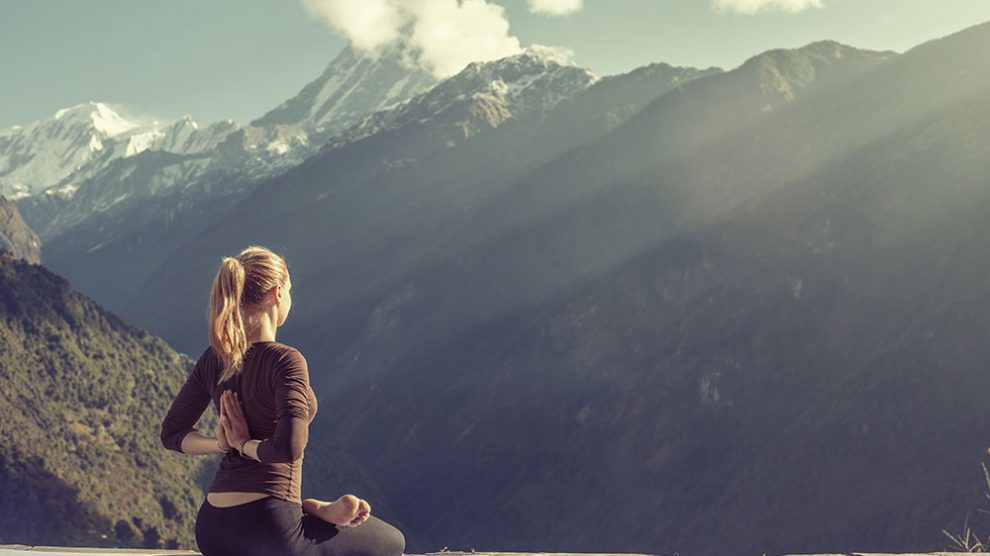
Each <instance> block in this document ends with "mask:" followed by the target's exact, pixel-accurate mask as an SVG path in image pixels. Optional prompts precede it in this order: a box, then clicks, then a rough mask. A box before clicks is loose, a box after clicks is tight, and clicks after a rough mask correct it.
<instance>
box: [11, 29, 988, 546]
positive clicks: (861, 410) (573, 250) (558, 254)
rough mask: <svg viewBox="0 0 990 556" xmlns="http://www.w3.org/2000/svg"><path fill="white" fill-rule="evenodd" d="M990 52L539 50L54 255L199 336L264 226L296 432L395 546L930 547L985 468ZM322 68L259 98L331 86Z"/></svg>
mask: <svg viewBox="0 0 990 556" xmlns="http://www.w3.org/2000/svg"><path fill="white" fill-rule="evenodd" d="M988 51H990V24H983V25H979V26H975V27H972V28H969V29H966V30H963V31H961V32H959V33H956V34H953V35H950V36H947V37H944V38H941V39H937V40H934V41H931V42H928V43H925V44H922V45H919V46H917V47H915V48H913V49H911V50H909V51H907V52H905V53H903V54H896V53H893V52H873V51H866V50H861V49H857V48H853V47H850V46H847V45H843V44H840V43H836V42H833V41H822V42H816V43H813V44H809V45H806V46H804V47H802V48H797V49H777V50H771V51H768V52H764V53H761V54H758V55H756V56H753V57H752V58H750V59H749V60H747V61H746V62H745V63H743V64H742V65H741V66H739V67H737V68H735V69H732V70H731V71H722V70H719V69H717V68H709V69H707V70H699V69H692V68H677V67H672V66H669V65H665V64H654V65H651V66H647V67H644V68H640V69H638V70H635V71H633V72H630V73H627V74H624V75H618V76H609V77H598V76H595V75H593V74H591V73H590V72H588V71H586V70H583V69H581V68H578V67H575V66H573V65H571V64H569V63H567V62H566V60H562V59H560V58H559V56H558V55H557V53H556V52H553V51H547V50H541V49H530V50H528V51H526V52H524V53H523V54H520V55H517V56H513V57H509V58H504V59H501V60H496V61H492V62H485V63H475V64H471V65H469V66H468V67H466V68H465V69H464V70H463V71H462V72H460V73H458V74H457V75H455V76H453V77H451V78H448V79H446V80H443V81H440V82H438V83H429V82H428V81H426V80H425V78H424V80H423V81H422V82H421V83H422V89H421V90H418V91H413V90H412V89H408V90H407V89H403V90H406V93H407V94H405V95H404V96H405V98H402V99H399V98H397V97H389V98H393V99H395V102H392V103H391V104H389V105H387V106H377V105H376V106H375V107H374V108H367V110H369V111H368V112H365V115H364V116H363V117H361V118H360V119H354V120H352V121H351V123H350V124H349V125H347V126H341V127H340V128H338V129H337V130H335V131H333V132H331V133H328V134H325V135H321V137H322V138H325V140H323V141H321V142H320V143H319V144H318V145H314V144H312V143H310V146H309V147H308V149H307V150H306V154H305V156H300V159H299V160H301V161H298V163H293V164H286V165H285V166H284V167H280V168H279V169H278V170H277V171H272V172H271V173H259V174H255V175H253V176H254V177H245V176H243V175H235V174H230V175H228V178H229V179H227V180H224V179H219V180H216V181H213V180H212V178H211V179H210V180H206V181H204V182H203V184H204V185H203V188H202V189H203V191H206V190H207V189H210V190H212V191H233V190H237V191H239V193H238V194H236V195H229V196H227V197H226V198H224V197H221V196H219V195H217V196H215V197H212V198H211V197H209V196H208V195H206V194H203V195H191V194H190V195H183V194H178V193H175V194H174V197H172V198H171V200H169V201H168V202H164V203H162V206H173V207H182V210H181V211H176V213H174V214H176V215H175V216H174V219H173V220H168V219H167V218H163V217H161V215H160V214H158V213H157V212H156V211H155V210H154V204H155V203H150V202H148V203H145V204H144V205H141V206H143V207H147V208H136V207H137V205H135V207H130V208H127V205H126V203H123V202H122V203H120V206H121V207H122V208H120V209H117V212H115V213H114V214H116V215H117V216H115V217H114V218H117V219H118V220H113V219H111V218H105V219H100V218H97V219H93V220H90V222H91V224H88V225H87V224H79V225H74V226H73V227H72V228H70V229H71V230H72V232H71V233H68V232H67V233H65V234H63V236H62V237H63V239H54V238H53V240H52V241H51V245H52V251H51V252H52V255H53V261H63V262H61V263H55V264H61V265H63V266H62V267H61V268H63V269H65V271H66V276H67V277H68V278H69V280H70V281H72V283H73V284H75V283H76V280H77V279H78V281H79V283H80V284H84V285H85V287H86V288H89V289H90V290H91V291H93V292H94V294H93V295H94V297H95V298H96V299H98V300H100V302H101V303H105V304H107V305H108V306H114V307H115V308H116V309H117V310H118V311H119V313H120V314H121V316H122V317H123V318H124V319H125V320H127V321H130V322H134V323H138V324H140V325H141V326H144V327H147V329H148V330H150V331H152V332H154V333H155V334H158V335H160V336H162V337H163V338H164V339H165V340H166V341H168V343H169V344H171V345H172V346H174V347H175V348H176V349H177V350H179V351H181V352H186V353H195V352H198V351H201V350H202V347H203V344H204V341H205V337H206V336H205V334H204V333H205V326H203V323H200V324H199V325H197V324H196V321H199V317H197V315H201V314H202V308H203V307H204V306H205V304H206V300H207V294H208V285H209V283H210V280H211V278H212V276H213V274H214V273H215V271H216V265H217V262H218V258H219V257H220V256H221V255H231V254H234V253H236V252H237V251H238V250H239V249H241V248H243V246H245V245H248V244H252V243H258V244H262V245H267V246H269V247H272V248H273V249H275V250H276V251H279V252H280V253H282V254H283V255H284V256H285V257H286V259H287V262H288V264H289V268H290V271H291V273H292V277H293V285H294V294H295V295H294V298H295V302H294V304H293V311H292V314H291V316H290V317H289V319H288V320H287V322H286V325H285V327H284V329H283V330H280V331H279V335H280V338H291V340H290V341H291V343H292V344H293V345H296V346H298V347H299V348H300V349H301V350H302V351H303V352H304V353H306V354H307V358H308V360H309V361H310V363H311V365H310V368H311V374H312V376H311V380H312V382H313V384H314V387H315V389H316V391H317V393H318V395H319V397H320V401H321V411H320V412H319V414H318V415H317V419H316V421H314V423H313V426H312V429H311V440H310V442H311V443H313V444H314V445H328V444H329V443H331V442H339V443H340V444H341V446H342V449H343V450H346V453H347V454H348V457H349V458H353V460H354V461H356V462H360V466H361V468H362V469H363V470H364V472H366V473H367V475H368V477H369V480H370V481H373V482H374V483H375V485H376V488H380V492H381V496H382V497H383V498H384V499H386V500H388V505H389V507H390V508H392V509H393V510H394V511H395V514H396V517H397V519H400V520H401V521H402V523H403V524H404V532H405V533H406V537H407V544H408V546H409V550H412V551H416V550H432V549H436V548H438V547H441V546H451V547H457V548H460V549H468V548H477V549H479V550H502V551H506V550H523V551H534V550H550V551H578V552H615V551H629V552H649V553H673V552H678V553H680V554H710V553H725V552H730V553H747V554H749V553H768V554H769V553H781V552H816V551H818V552H848V551H903V550H936V549H940V548H943V547H944V544H945V543H944V536H943V534H942V529H945V528H949V529H952V528H956V527H957V526H958V525H959V524H960V523H961V521H962V518H963V515H964V513H965V511H966V509H967V508H968V507H969V506H971V505H972V504H974V503H976V501H978V500H979V499H980V498H981V496H982V495H981V493H980V492H979V489H980V487H981V480H980V479H981V477H980V468H979V463H980V459H981V456H982V454H984V453H985V447H986V441H987V439H986V437H985V435H984V432H983V428H984V427H985V423H986V422H987V419H988V418H990V414H988V410H987V409H985V406H984V404H983V403H982V398H983V396H982V392H983V391H985V389H986V388H987V387H988V386H990V384H988V380H990V379H988V378H987V375H986V373H984V372H983V370H982V366H983V362H984V361H986V360H987V356H990V353H988V352H987V349H986V348H985V344H986V342H985V341H983V337H982V331H984V330H986V325H987V324H990V323H988V322H987V317H986V315H990V297H988V296H987V295H984V294H983V293H982V289H981V285H982V278H983V276H985V275H986V270H987V267H988V264H990V263H988V261H990V259H988V258H987V257H986V256H985V254H986V253H985V250H986V247H984V245H983V243H985V242H983V241H982V238H983V237H984V236H985V235H987V234H988V233H990V229H987V222H988V220H987V218H986V216H987V214H988V212H990V196H988V191H990V190H988V189H987V185H988V184H990V165H988V164H987V153H986V149H985V148H982V147H981V145H983V144H984V143H985V138H986V137H985V136H986V130H987V129H990V126H988V124H990V105H988V104H987V103H986V99H987V98H990V68H988V66H987V65H986V64H985V60H984V58H985V53H986V52H988ZM400 58H401V56H400ZM362 67H367V66H362ZM345 81H346V80H345ZM394 82H395V83H408V81H404V80H403V78H397V79H395V80H394ZM375 87H376V90H382V87H379V86H378V85H376V86H375ZM401 87H405V85H401V86H400V88H401ZM309 89H310V90H309V92H306V90H305V89H304V93H305V94H303V93H301V94H300V96H299V97H297V99H296V100H294V101H290V102H288V103H286V104H284V105H282V106H281V107H279V108H277V109H276V110H274V111H272V112H270V113H269V114H268V115H266V116H264V117H263V118H261V119H259V120H257V121H256V122H254V123H253V124H252V125H255V124H257V125H259V126H266V125H273V126H294V125H298V124H297V122H299V121H300V120H302V119H305V118H312V117H314V114H318V113H320V114H327V113H333V110H329V109H328V110H323V109H321V108H316V107H317V106H318V105H319V106H322V104H321V103H320V102H317V101H316V99H324V98H330V97H331V96H332V95H329V96H328V95H325V94H321V93H320V92H319V91H320V90H321V89H320V87H318V86H316V85H313V86H311V87H310V88H309ZM390 90H391V89H390ZM321 110H322V111H321ZM321 133H322V132H321ZM307 137H309V135H307ZM141 155H143V156H144V157H145V158H152V157H161V158H165V157H168V156H173V155H172V154H170V153H166V152H164V151H148V152H146V153H141ZM141 155H139V156H141ZM118 164H119V163H118ZM91 183H92V185H91V186H90V187H92V188H93V190H94V191H96V190H98V189H99V186H98V185H99V184H98V182H91ZM107 183H113V184H117V183H119V182H116V181H114V180H108V181H107ZM135 183H141V184H144V183H146V181H145V180H139V182H135ZM34 197H40V196H38V195H35V196H32V197H26V198H23V199H20V200H18V201H17V203H18V207H21V208H22V211H23V212H24V215H25V219H26V220H27V221H28V224H29V225H31V226H32V227H34V228H35V229H38V228H39V225H38V224H36V221H34V220H32V218H33V217H32V216H31V215H32V214H35V215H37V214H40V213H32V210H36V208H35V207H38V206H41V205H40V204H39V205H34V204H33V203H34V202H33V201H30V199H32V198H34ZM204 199H207V200H204ZM210 199H212V200H210ZM156 202H159V203H161V200H160V199H159V200H157V201H156ZM115 206H116V205H115ZM142 211H146V212H142ZM111 212H112V211H111ZM91 218H93V217H92V216H90V217H87V219H91ZM138 221H141V222H144V223H142V224H141V225H140V226H134V225H133V224H127V223H133V222H138ZM89 226H92V227H89ZM101 226H102V227H103V228H104V229H105V230H108V231H107V232H104V233H106V234H119V235H115V237H114V239H113V240H112V241H111V242H110V243H108V244H107V245H106V246H100V247H99V248H97V249H94V250H93V251H92V252H90V253H85V254H84V253H83V251H81V248H82V247H83V246H85V245H86V244H87V243H88V242H92V241H93V239H94V238H98V237H100V236H98V234H96V233H95V232H94V231H93V230H97V229H98V228H99V227H101ZM114 226H119V228H114ZM128 226H131V227H130V228H128ZM118 229H123V230H128V233H126V234H123V233H120V232H118V231H116V230H118ZM39 235H41V236H42V240H43V241H44V238H45V236H44V234H42V233H40V232H39ZM69 236H72V237H69ZM84 238H85V239H84ZM60 241H62V242H64V243H62V245H65V246H69V245H73V247H72V248H69V247H62V248H60V247H59V242H60ZM73 241H75V242H78V243H71V242H73ZM48 245H49V244H48V243H45V244H44V246H43V249H42V260H43V261H46V257H47V256H48V255H47V253H48V251H47V249H48ZM60 249H62V250H61V251H60ZM72 253H75V254H74V255H73V254H72ZM46 264H47V262H46ZM128 267H130V268H128ZM125 268H126V269H127V272H126V273H125V272H121V270H120V269H125ZM108 269H111V270H112V275H113V276H114V279H113V280H107V279H106V276H107V275H108V274H107V272H108ZM121 276H130V277H132V279H129V280H128V284H127V285H126V286H122V285H121V283H120V282H119V280H120V279H121V278H120V277H121ZM100 279H102V284H103V285H102V286H99V285H98V284H99V283H100ZM322 457H323V456H319V455H317V456H316V457H314V458H313V460H318V459H321V458H322ZM324 461H329V457H327V459H326V460H324ZM307 462H310V463H311V464H315V465H317V466H319V465H320V462H319V461H311V460H310V457H309V455H308V456H307Z"/></svg>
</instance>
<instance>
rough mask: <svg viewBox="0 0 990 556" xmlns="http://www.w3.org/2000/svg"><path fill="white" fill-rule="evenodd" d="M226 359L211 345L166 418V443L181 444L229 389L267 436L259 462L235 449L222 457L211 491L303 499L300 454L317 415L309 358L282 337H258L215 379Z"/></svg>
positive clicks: (259, 434)
mask: <svg viewBox="0 0 990 556" xmlns="http://www.w3.org/2000/svg"><path fill="white" fill-rule="evenodd" d="M221 371H222V363H221V361H220V358H219V357H217V355H216V353H215V352H214V351H213V348H212V347H208V348H207V349H206V350H205V351H204V352H203V354H202V355H201V356H200V358H199V360H198V361H197V362H196V366H195V368H194V369H193V371H192V373H191V375H190V377H189V380H188V381H187V383H186V386H184V387H183V389H182V390H181V391H180V392H179V394H178V395H177V396H176V401H175V403H173V405H172V407H171V409H170V410H169V412H168V415H166V417H165V419H164V420H163V423H162V442H163V443H164V444H165V445H166V446H169V444H170V443H171V444H173V445H178V443H180V442H181V440H182V437H184V436H185V435H186V434H187V433H188V432H189V431H191V430H193V428H192V427H193V425H195V423H196V422H197V421H198V420H199V418H200V416H201V415H202V413H203V411H204V410H205V409H206V407H207V406H208V405H209V403H210V401H213V402H214V403H215V404H216V406H217V407H218V408H219V407H220V395H221V394H222V393H223V392H224V391H225V390H232V391H233V392H236V393H237V394H238V396H239V398H240V400H241V403H242V404H243V409H244V415H245V418H246V420H247V423H248V428H249V429H250V431H251V436H252V437H253V438H263V439H265V440H264V441H263V442H262V443H261V444H260V445H259V446H258V457H259V459H261V461H260V462H259V461H255V460H253V459H249V458H246V457H243V456H241V455H240V454H238V453H237V452H236V451H231V452H230V453H228V454H227V455H225V456H224V458H223V459H222V460H221V462H220V466H219V467H218V468H217V472H216V474H215V475H214V477H213V483H212V484H211V485H210V488H209V492H258V493H265V494H268V495H270V496H274V497H276V498H280V499H282V500H287V501H291V502H296V503H299V502H301V486H302V455H303V449H304V448H305V445H306V442H307V439H308V430H307V429H308V424H309V422H310V421H311V420H312V418H313V416H314V415H315V414H316V397H315V395H314V394H313V391H312V389H311V388H310V386H309V371H308V366H307V364H306V359H305V357H303V355H302V354H301V353H300V352H299V350H297V349H296V348H294V347H292V346H289V345H286V344H283V343H280V342H255V343H253V344H251V345H250V347H249V348H248V351H247V352H246V354H245V357H244V368H243V370H242V371H241V372H239V373H237V374H236V375H234V376H233V377H232V378H231V379H229V380H227V381H225V382H223V383H220V384H217V379H218V378H219V376H220V373H221Z"/></svg>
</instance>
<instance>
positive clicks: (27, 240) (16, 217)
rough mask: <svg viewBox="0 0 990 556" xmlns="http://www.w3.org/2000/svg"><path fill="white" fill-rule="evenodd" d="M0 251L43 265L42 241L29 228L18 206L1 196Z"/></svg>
mask: <svg viewBox="0 0 990 556" xmlns="http://www.w3.org/2000/svg"><path fill="white" fill-rule="evenodd" d="M0 249H3V250H6V251H8V252H9V253H11V254H12V255H13V256H14V257H18V258H22V259H24V260H26V261H28V262H29V263H34V264H40V263H41V240H39V239H38V235H37V234H35V233H34V230H32V229H31V228H29V227H28V225H27V224H26V223H25V222H24V219H23V218H21V213H20V212H19V211H18V210H17V205H15V204H14V203H12V202H10V201H9V200H7V198H6V197H4V196H3V195H0Z"/></svg>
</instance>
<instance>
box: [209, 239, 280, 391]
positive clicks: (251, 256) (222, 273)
mask: <svg viewBox="0 0 990 556" xmlns="http://www.w3.org/2000/svg"><path fill="white" fill-rule="evenodd" d="M288 279H289V267H288V266H287V265H286V264H285V259H283V258H282V257H280V256H279V255H276V254H275V253H274V252H272V251H271V250H270V249H268V248H266V247H262V246H260V245H249V246H248V247H246V248H245V249H244V250H243V251H241V253H240V254H239V255H238V256H237V258H234V257H223V259H222V260H221V263H220V269H219V270H218V271H217V275H216V277H214V278H213V288H212V290H211V291H210V305H209V307H208V308H207V315H206V319H207V322H208V323H209V329H210V345H212V346H213V350H214V351H215V352H216V353H217V355H219V356H220V360H221V361H222V362H223V372H221V373H220V378H219V379H218V380H217V384H219V383H221V382H223V381H225V380H228V379H230V378H231V377H233V376H234V375H236V374H237V373H239V372H240V371H241V370H242V369H243V363H244V354H245V353H247V349H248V347H249V346H248V343H247V329H246V327H245V322H244V321H245V315H247V316H248V317H249V318H250V317H251V316H253V315H254V313H255V312H256V310H257V309H259V308H261V307H262V306H263V305H264V304H265V302H266V300H267V297H266V295H265V293H266V292H268V290H270V289H272V288H274V287H275V286H283V287H284V286H285V284H286V282H287V281H288ZM252 324H253V323H252Z"/></svg>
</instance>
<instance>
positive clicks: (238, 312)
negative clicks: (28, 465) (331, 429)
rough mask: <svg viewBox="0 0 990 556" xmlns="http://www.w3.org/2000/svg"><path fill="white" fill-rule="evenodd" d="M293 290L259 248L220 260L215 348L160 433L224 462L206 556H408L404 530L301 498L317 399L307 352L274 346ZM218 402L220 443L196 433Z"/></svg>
mask: <svg viewBox="0 0 990 556" xmlns="http://www.w3.org/2000/svg"><path fill="white" fill-rule="evenodd" d="M291 288H292V284H291V281H290V279H289V271H288V266H287V265H286V263H285V260H284V259H283V258H282V257H281V256H279V255H277V254H275V253H273V252H272V251H270V250H269V249H266V248H264V247H260V246H254V245H252V246H249V247H247V248H246V249H244V250H243V251H241V253H240V254H239V255H238V257H236V258H234V257H224V258H223V261H222V264H221V266H220V269H219V270H218V272H217V274H216V277H215V278H214V280H213V288H212V292H211V294H210V303H209V313H208V322H209V339H210V346H209V347H207V348H206V350H205V351H204V352H203V354H202V355H201V356H200V357H199V360H198V361H197V362H196V365H195V367H194V368H193V370H192V373H191V374H190V376H189V378H188V379H187V380H186V383H185V384H184V385H183V387H182V389H181V390H180V391H179V393H178V394H177V395H176V397H175V399H174V400H173V402H172V405H171V407H170V408H169V410H168V413H167V414H166V415H165V418H164V419H163V421H162V426H161V441H162V444H163V445H164V446H165V447H166V448H168V449H170V450H175V451H178V452H181V453H184V454H192V455H204V454H216V453H224V456H223V459H222V460H221V462H220V466H219V467H218V468H217V471H216V474H215V475H214V477H213V482H212V484H211V485H210V488H209V491H208V493H207V495H206V497H205V499H204V500H203V503H202V504H201V506H200V508H199V512H198V514H197V516H196V526H195V527H196V531H195V533H196V544H197V545H198V548H199V550H200V552H202V553H203V556H223V555H237V556H250V555H252V554H259V555H260V554H265V555H268V554H277V555H297V554H299V555H301V554H306V555H312V556H317V555H333V556H344V555H347V556H400V555H401V554H402V552H403V550H404V549H405V537H404V536H403V535H402V532H401V531H399V530H398V529H396V528H395V527H393V526H392V525H390V524H388V523H387V522H385V521H383V520H381V519H379V518H377V517H375V516H372V515H371V505H370V504H369V503H368V502H367V501H366V500H362V499H361V498H358V497H357V496H354V495H353V494H344V495H343V496H340V497H339V498H337V499H336V500H334V501H332V502H326V501H321V500H317V499H314V498H307V499H305V500H302V499H301V498H300V496H301V494H300V492H301V491H300V488H301V485H302V463H303V452H304V450H305V448H306V443H307V441H308V439H309V423H310V422H311V421H312V420H313V417H314V416H315V415H316V409H317V402H316V396H315V394H314V393H313V390H312V388H311V387H310V384H309V369H308V367H307V363H306V359H305V358H304V357H303V355H302V353H300V352H299V350H297V349H296V348H294V347H292V346H289V345H287V344H283V343H281V342H277V341H276V340H275V331H276V329H277V328H278V327H279V326H281V325H282V324H283V323H284V322H285V319H286V317H287V316H288V314H289V309H290V307H291V306H292V296H291V293H290V290H291ZM210 402H213V403H214V404H216V407H217V410H218V412H219V415H220V420H219V423H218V425H217V429H216V432H215V436H207V435H203V434H201V433H200V432H199V431H198V430H197V429H195V428H194V426H195V424H196V423H197V422H198V421H199V418H200V417H201V416H202V414H203V411H205V410H206V408H207V407H208V406H209V405H210Z"/></svg>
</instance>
